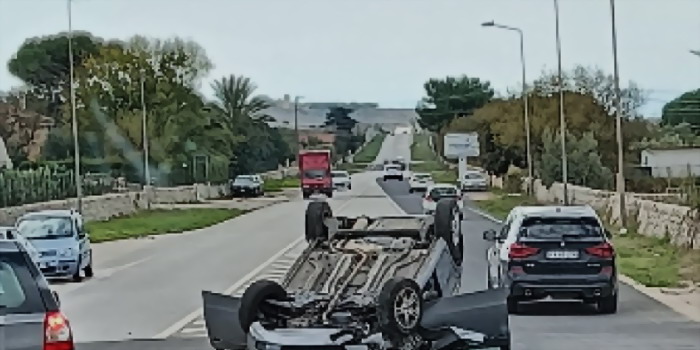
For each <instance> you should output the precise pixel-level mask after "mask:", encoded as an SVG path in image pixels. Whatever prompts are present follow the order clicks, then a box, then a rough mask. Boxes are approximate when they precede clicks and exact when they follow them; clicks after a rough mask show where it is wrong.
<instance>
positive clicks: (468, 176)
mask: <svg viewBox="0 0 700 350" xmlns="http://www.w3.org/2000/svg"><path fill="white" fill-rule="evenodd" d="M464 178H465V179H468V180H483V179H484V177H483V176H481V174H478V173H472V174H466V175H464Z"/></svg>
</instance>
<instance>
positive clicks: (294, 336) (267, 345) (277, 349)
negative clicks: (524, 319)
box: [246, 323, 510, 350]
mask: <svg viewBox="0 0 700 350" xmlns="http://www.w3.org/2000/svg"><path fill="white" fill-rule="evenodd" d="M339 331H341V329H336V328H294V329H290V328H281V329H276V330H266V329H265V328H263V327H262V326H260V324H259V323H254V324H253V326H251V329H250V333H249V334H248V339H247V344H246V350H304V349H317V350H374V349H388V348H389V347H390V344H389V343H387V342H385V341H384V339H383V338H382V336H381V334H379V333H377V334H374V335H372V336H370V337H368V338H367V339H365V340H364V341H363V342H362V343H356V344H343V342H344V341H345V340H347V339H348V337H347V336H346V337H341V338H339V339H338V340H335V341H333V340H331V336H332V335H333V334H336V333H338V332H339ZM509 342H510V339H509V337H508V338H503V339H501V338H487V337H485V336H484V335H483V334H480V333H476V332H472V331H467V330H463V329H460V328H457V327H451V328H450V329H449V331H442V332H440V336H439V337H438V338H437V339H434V340H433V341H432V346H431V348H432V349H440V350H450V349H460V350H464V349H480V348H487V347H492V346H500V345H503V344H507V343H509Z"/></svg>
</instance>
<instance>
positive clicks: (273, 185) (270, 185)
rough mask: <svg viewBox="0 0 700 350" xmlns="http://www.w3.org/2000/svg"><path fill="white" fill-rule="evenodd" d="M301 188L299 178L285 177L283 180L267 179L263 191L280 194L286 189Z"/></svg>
mask: <svg viewBox="0 0 700 350" xmlns="http://www.w3.org/2000/svg"><path fill="white" fill-rule="evenodd" d="M295 187H301V180H299V178H298V177H285V178H283V179H265V184H263V191H265V192H279V191H282V190H283V189H285V188H295Z"/></svg>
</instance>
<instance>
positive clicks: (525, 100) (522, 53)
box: [481, 21, 535, 194]
mask: <svg viewBox="0 0 700 350" xmlns="http://www.w3.org/2000/svg"><path fill="white" fill-rule="evenodd" d="M481 25H482V26H484V27H496V28H501V29H506V30H511V31H516V32H518V34H519V35H520V64H521V66H522V80H523V81H522V83H523V115H524V118H525V147H526V151H527V174H528V178H529V183H528V194H532V193H533V184H534V180H535V177H534V174H533V173H534V172H533V164H532V152H531V145H530V112H529V110H530V108H529V101H528V95H527V79H526V77H525V40H524V35H523V31H522V30H521V29H520V28H516V27H510V26H506V25H502V24H497V23H495V22H494V21H490V22H485V23H482V24H481Z"/></svg>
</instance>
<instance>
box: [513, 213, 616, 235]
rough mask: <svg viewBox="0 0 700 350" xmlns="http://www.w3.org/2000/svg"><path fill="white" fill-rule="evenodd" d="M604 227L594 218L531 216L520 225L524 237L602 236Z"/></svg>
mask: <svg viewBox="0 0 700 350" xmlns="http://www.w3.org/2000/svg"><path fill="white" fill-rule="evenodd" d="M603 235H604V233H603V229H602V228H601V227H600V224H598V221H597V220H596V219H594V218H546V217H529V218H525V219H524V220H523V223H522V225H520V232H519V236H520V237H523V238H554V239H561V238H562V237H563V236H566V237H572V238H573V237H602V236H603Z"/></svg>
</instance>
